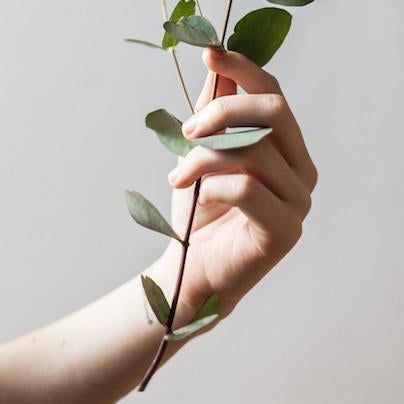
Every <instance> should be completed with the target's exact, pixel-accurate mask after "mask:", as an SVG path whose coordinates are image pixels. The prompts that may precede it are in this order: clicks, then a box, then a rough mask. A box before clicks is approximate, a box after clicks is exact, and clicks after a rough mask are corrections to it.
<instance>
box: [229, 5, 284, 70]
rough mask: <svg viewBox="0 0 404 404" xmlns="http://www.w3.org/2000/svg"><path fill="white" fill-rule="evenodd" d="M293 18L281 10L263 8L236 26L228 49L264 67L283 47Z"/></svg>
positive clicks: (244, 18) (247, 16) (250, 14)
mask: <svg viewBox="0 0 404 404" xmlns="http://www.w3.org/2000/svg"><path fill="white" fill-rule="evenodd" d="M291 22H292V16H291V15H290V14H289V13H288V12H287V11H285V10H282V9H279V8H261V9H260V10H255V11H252V12H251V13H249V14H247V15H246V16H245V17H243V18H242V19H241V20H240V21H239V22H238V23H237V24H236V26H235V28H234V34H233V35H232V36H231V37H230V38H229V40H228V42H227V47H228V48H229V49H230V50H232V51H235V52H239V53H242V54H243V55H244V56H247V57H248V58H249V59H251V60H252V61H254V62H255V63H256V64H257V65H258V66H264V65H265V64H267V63H268V62H269V60H270V59H271V58H272V56H273V55H274V54H275V53H276V51H277V50H278V49H279V48H280V46H281V45H282V43H283V41H284V39H285V38H286V35H287V34H288V32H289V29H290V26H291Z"/></svg>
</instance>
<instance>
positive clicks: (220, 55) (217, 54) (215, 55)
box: [210, 48, 226, 59]
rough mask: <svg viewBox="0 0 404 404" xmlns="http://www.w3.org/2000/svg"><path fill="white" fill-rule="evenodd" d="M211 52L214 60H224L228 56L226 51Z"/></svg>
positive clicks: (216, 50) (213, 50)
mask: <svg viewBox="0 0 404 404" xmlns="http://www.w3.org/2000/svg"><path fill="white" fill-rule="evenodd" d="M210 52H211V56H212V58H213V59H223V58H224V57H225V54H226V53H225V52H224V51H222V50H220V49H214V48H211V49H210Z"/></svg>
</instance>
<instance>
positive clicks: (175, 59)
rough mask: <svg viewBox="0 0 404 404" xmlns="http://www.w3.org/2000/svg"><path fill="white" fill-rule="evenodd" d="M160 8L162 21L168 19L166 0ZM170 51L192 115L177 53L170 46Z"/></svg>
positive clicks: (191, 107) (189, 99)
mask: <svg viewBox="0 0 404 404" xmlns="http://www.w3.org/2000/svg"><path fill="white" fill-rule="evenodd" d="M161 9H162V12H163V18H164V22H165V21H168V20H169V18H168V11H167V2H166V0H161ZM170 53H171V56H172V58H173V61H174V66H175V70H176V72H177V77H178V81H179V83H180V86H181V88H182V92H183V93H184V98H185V101H186V103H187V105H188V108H189V110H190V112H191V114H192V115H193V114H194V107H193V106H192V101H191V97H190V96H189V93H188V90H187V87H186V85H185V81H184V76H183V75H182V71H181V67H180V64H179V63H178V58H177V54H176V52H175V48H174V47H172V48H170Z"/></svg>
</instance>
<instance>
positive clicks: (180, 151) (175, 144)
mask: <svg viewBox="0 0 404 404" xmlns="http://www.w3.org/2000/svg"><path fill="white" fill-rule="evenodd" d="M146 126H147V127H148V128H150V129H152V130H154V131H155V132H156V134H157V136H158V138H159V139H160V141H161V143H163V145H164V146H166V147H167V149H168V150H170V151H172V152H173V153H174V154H176V155H178V156H186V155H187V154H188V152H189V151H190V150H192V149H193V148H194V147H195V146H194V145H193V144H192V142H190V141H189V140H187V139H185V137H184V136H183V134H182V130H181V126H182V122H181V121H179V120H178V119H177V118H176V117H175V116H174V115H171V114H170V113H169V112H167V111H166V110H165V109H158V110H157V111H153V112H150V114H148V115H147V116H146Z"/></svg>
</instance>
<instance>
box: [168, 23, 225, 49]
mask: <svg viewBox="0 0 404 404" xmlns="http://www.w3.org/2000/svg"><path fill="white" fill-rule="evenodd" d="M164 29H165V30H166V31H167V32H168V33H169V34H170V35H171V36H172V37H173V38H175V39H176V40H177V41H179V42H185V43H187V44H190V45H194V46H200V47H202V48H206V47H212V48H218V49H223V45H222V44H221V42H220V41H219V38H218V36H217V33H216V30H215V28H214V27H213V25H212V24H211V23H210V22H209V21H208V20H207V19H206V18H204V17H201V16H200V15H194V16H191V17H185V18H182V19H181V20H180V21H179V23H178V24H177V23H174V22H171V21H167V22H165V23H164Z"/></svg>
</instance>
